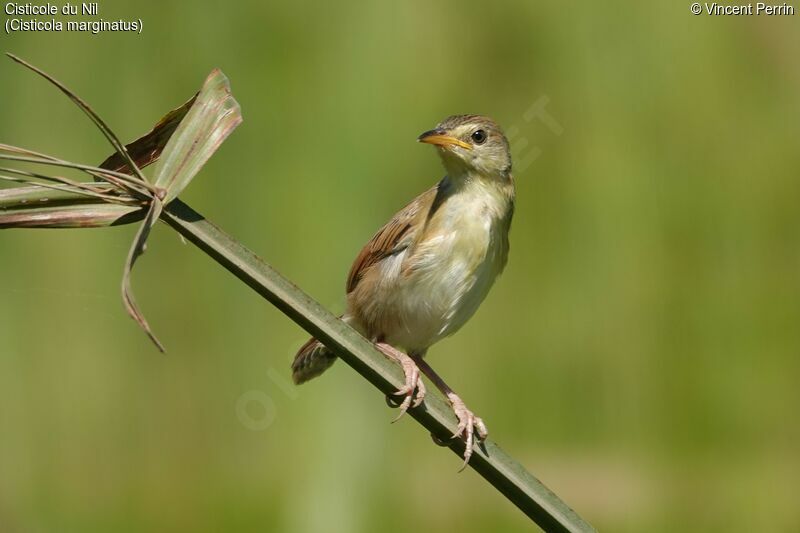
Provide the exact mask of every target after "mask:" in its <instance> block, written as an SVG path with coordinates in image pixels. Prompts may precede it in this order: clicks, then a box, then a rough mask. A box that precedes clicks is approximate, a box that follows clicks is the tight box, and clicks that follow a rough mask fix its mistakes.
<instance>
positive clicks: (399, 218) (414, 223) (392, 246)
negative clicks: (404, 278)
mask: <svg viewBox="0 0 800 533" xmlns="http://www.w3.org/2000/svg"><path fill="white" fill-rule="evenodd" d="M437 189H438V186H436V187H432V188H431V189H428V190H427V191H425V192H424V193H422V194H420V195H419V196H417V197H416V198H414V200H412V201H411V203H409V204H408V205H407V206H405V207H404V208H403V209H401V210H400V211H398V212H397V214H396V215H395V216H394V217H392V219H391V220H390V221H389V222H388V223H387V224H386V225H385V226H383V227H382V228H381V229H379V230H378V232H377V233H376V234H375V236H373V237H372V239H371V240H370V241H369V242H368V243H367V245H366V246H364V248H362V249H361V252H360V253H359V254H358V257H356V260H355V261H354V262H353V266H352V267H351V268H350V274H349V275H348V276H347V293H348V294H349V293H351V292H352V291H353V289H355V288H356V286H357V285H358V282H359V281H361V278H362V277H364V273H365V272H366V271H367V269H368V268H369V267H371V266H372V265H374V264H375V263H377V262H379V261H380V260H381V259H383V258H385V257H388V256H390V255H393V254H396V253H398V252H400V251H402V250H404V249H405V248H407V247H408V246H409V245H411V244H412V243H413V242H414V240H415V239H416V237H417V234H418V233H419V232H420V231H421V229H422V227H423V225H424V222H425V217H426V216H427V213H428V211H429V210H430V208H431V205H433V201H434V198H436V191H437Z"/></svg>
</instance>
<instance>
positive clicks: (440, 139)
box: [417, 129, 472, 150]
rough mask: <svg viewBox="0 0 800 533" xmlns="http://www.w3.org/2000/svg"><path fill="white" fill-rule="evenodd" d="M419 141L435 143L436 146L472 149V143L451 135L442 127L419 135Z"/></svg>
mask: <svg viewBox="0 0 800 533" xmlns="http://www.w3.org/2000/svg"><path fill="white" fill-rule="evenodd" d="M417 141H419V142H421V143H426V144H435V145H436V146H441V147H442V148H449V147H451V146H460V147H461V148H464V149H465V150H472V145H471V144H468V143H465V142H464V141H462V140H460V139H456V138H455V137H451V136H450V135H447V132H446V131H444V130H440V129H435V130H430V131H426V132H425V133H423V134H422V135H420V136H419V137H417Z"/></svg>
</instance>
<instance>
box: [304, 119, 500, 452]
mask: <svg viewBox="0 0 800 533" xmlns="http://www.w3.org/2000/svg"><path fill="white" fill-rule="evenodd" d="M417 140H418V141H419V142H423V143H428V144H432V145H434V146H436V148H437V149H438V152H439V155H440V156H441V158H442V161H443V163H444V167H445V169H446V171H447V175H446V176H445V177H444V178H443V179H442V180H441V181H439V183H438V184H437V185H436V186H434V187H433V188H431V189H429V190H427V191H426V192H424V193H422V194H421V195H420V196H418V197H416V198H415V199H414V200H413V201H412V202H411V203H410V204H408V205H407V206H406V207H404V208H403V209H401V210H400V211H399V212H398V213H397V214H396V215H395V216H394V217H393V218H392V219H391V220H390V221H389V223H388V224H386V225H385V226H383V227H382V228H381V229H380V230H379V231H378V233H376V234H375V236H374V237H372V240H370V241H369V242H368V243H367V245H366V246H364V248H363V249H362V250H361V253H359V254H358V257H356V260H355V262H354V263H353V266H352V268H351V269H350V275H349V276H348V277H347V311H346V312H345V314H344V315H343V316H342V320H344V321H345V322H347V323H348V324H350V325H351V326H352V327H353V328H355V329H356V330H358V331H359V332H360V333H361V334H362V335H364V336H365V337H366V338H367V339H370V340H371V341H372V342H374V343H375V346H376V347H377V348H378V349H379V350H380V351H381V352H383V353H384V354H385V355H386V356H387V357H389V358H390V359H393V360H395V361H397V362H398V363H399V364H400V365H401V367H402V369H403V372H404V373H405V386H404V387H402V388H401V389H400V390H398V391H397V392H396V395H398V396H403V397H404V398H403V401H402V403H401V404H400V415H398V418H399V417H400V416H402V414H403V413H404V412H405V411H406V410H407V409H408V408H409V407H410V406H412V405H413V406H414V407H416V406H418V405H419V404H420V403H422V401H423V399H424V398H425V385H424V383H423V382H422V379H421V378H420V370H421V371H422V373H424V374H425V375H426V376H428V378H430V379H431V381H433V383H434V384H435V385H436V386H437V388H439V390H441V391H442V393H443V394H444V395H445V396H446V397H447V398H448V400H450V403H451V405H452V407H453V411H454V412H455V414H456V416H457V417H458V420H459V424H458V429H457V431H456V433H455V435H453V437H463V438H464V439H465V441H466V452H465V454H464V464H465V465H466V464H467V462H468V461H469V458H470V456H471V455H472V450H473V444H474V437H473V436H474V433H475V432H476V431H477V434H478V437H479V438H480V439H485V438H486V436H487V430H486V426H485V425H484V423H483V420H481V419H480V418H478V417H477V416H475V415H474V414H473V413H472V411H470V410H469V409H467V407H466V405H465V404H464V402H463V401H462V400H461V398H459V397H458V395H456V394H455V392H453V390H452V389H451V388H450V387H448V386H447V384H446V383H445V382H444V380H442V378H440V377H439V376H438V375H437V374H436V372H434V371H433V369H432V368H431V367H430V366H429V365H428V363H427V362H425V360H424V359H423V358H424V357H425V353H426V352H427V350H428V348H429V347H430V346H431V345H433V344H434V343H435V342H437V341H439V340H440V339H442V338H444V337H446V336H448V335H452V334H453V333H455V332H456V331H458V329H459V328H461V326H463V325H464V323H465V322H466V321H467V320H468V319H469V318H470V317H471V316H472V315H473V314H474V313H475V311H476V310H477V309H478V306H479V305H480V303H481V302H482V301H483V299H484V297H485V296H486V294H487V293H488V292H489V289H490V288H491V286H492V284H493V283H494V280H495V278H497V276H498V275H499V274H500V272H502V270H503V268H504V267H505V265H506V261H507V259H508V231H509V228H510V226H511V218H512V215H513V213H514V182H513V179H512V177H511V154H510V152H509V145H508V140H506V138H505V136H504V135H503V133H502V131H501V130H500V128H499V127H498V126H497V124H495V122H494V121H493V120H491V119H490V118H488V117H484V116H479V115H457V116H452V117H449V118H446V119H445V120H444V121H442V122H441V123H440V124H439V125H438V126H437V127H436V128H435V129H433V130H430V131H426V132H425V133H423V134H422V135H420V136H419V138H418V139H417ZM398 348H403V349H404V350H405V352H402V351H400V350H399V349H398ZM335 360H336V354H335V353H333V352H332V351H331V350H329V349H328V348H326V347H325V346H323V345H322V344H321V343H320V342H319V341H317V340H316V339H311V340H309V341H308V342H307V343H306V344H305V345H304V346H303V347H302V348H300V351H299V352H298V353H297V355H296V356H295V359H294V362H293V363H292V377H293V379H294V381H295V383H298V384H299V383H303V382H305V381H307V380H309V379H311V378H313V377H316V376H318V375H320V374H321V373H322V372H324V371H325V370H326V369H327V368H328V367H330V366H331V365H332V364H333V362H334V361H335Z"/></svg>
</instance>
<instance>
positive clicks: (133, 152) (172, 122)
mask: <svg viewBox="0 0 800 533" xmlns="http://www.w3.org/2000/svg"><path fill="white" fill-rule="evenodd" d="M197 94H199V93H197ZM197 94H195V95H194V96H192V98H191V99H189V101H188V102H186V103H185V104H183V105H182V106H180V107H178V108H176V109H173V110H172V111H170V112H169V113H167V114H166V115H164V116H163V117H161V120H159V121H158V123H157V124H156V125H155V126H153V129H152V130H150V131H149V132H148V133H146V134H144V135H142V136H141V137H139V138H138V139H136V140H135V141H133V142H132V143H130V144H126V145H125V149H126V150H127V151H128V154H129V155H130V156H131V158H132V159H133V161H134V163H136V165H138V167H139V168H144V167H146V166H147V165H149V164H151V163H154V162H155V161H157V160H158V158H159V157H160V156H161V152H162V151H163V150H164V147H165V146H166V145H167V141H169V138H170V137H172V134H173V133H175V129H176V128H177V127H178V124H180V122H181V120H183V117H185V116H186V113H187V112H188V111H189V108H190V107H192V104H194V102H195V100H196V99H197ZM100 168H107V169H108V170H113V171H116V172H127V173H130V167H129V166H128V164H127V162H125V160H124V159H123V158H122V156H121V155H120V154H119V152H115V153H113V154H111V155H110V156H109V157H108V158H106V160H105V161H103V162H102V163H100Z"/></svg>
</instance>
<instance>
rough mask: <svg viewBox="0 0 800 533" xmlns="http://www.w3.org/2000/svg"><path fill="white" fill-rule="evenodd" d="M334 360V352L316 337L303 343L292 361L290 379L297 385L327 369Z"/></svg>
mask: <svg viewBox="0 0 800 533" xmlns="http://www.w3.org/2000/svg"><path fill="white" fill-rule="evenodd" d="M335 361H336V354H335V353H333V352H332V351H331V350H329V349H328V348H327V347H326V346H325V345H324V344H322V343H321V342H319V341H318V340H317V339H314V338H311V339H309V340H308V342H307V343H305V344H304V345H303V346H302V347H301V348H300V350H298V352H297V355H295V356H294V361H293V362H292V380H294V382H295V384H297V385H299V384H301V383H305V382H306V381H308V380H309V379H311V378H315V377H317V376H319V375H320V374H322V373H323V372H325V371H326V370H328V368H330V366H331V365H332V364H333V363H334V362H335Z"/></svg>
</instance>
